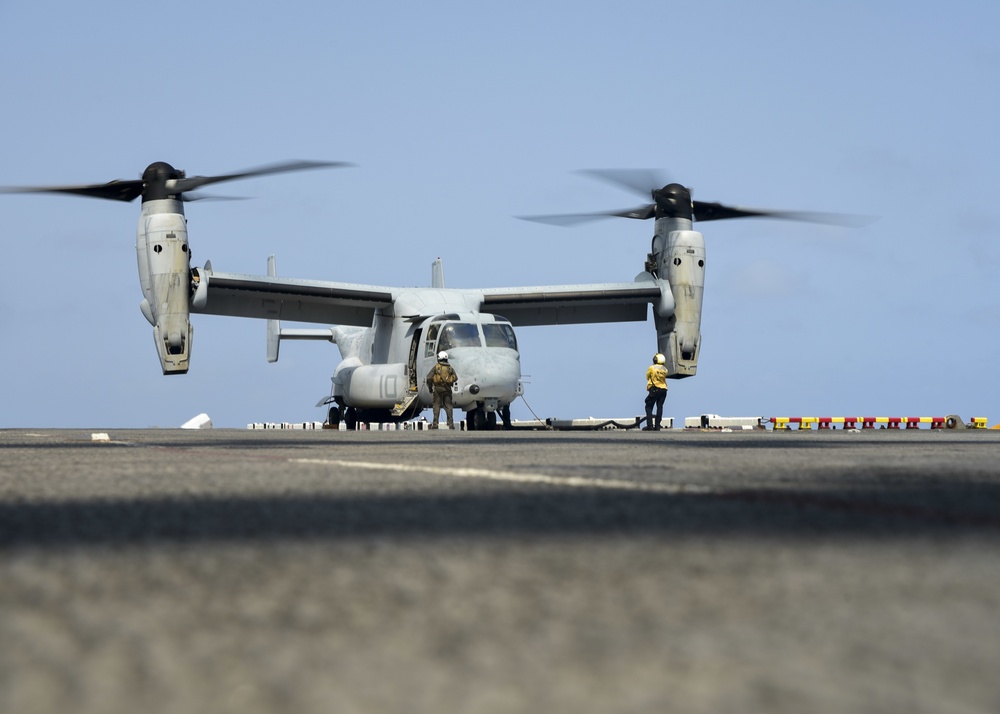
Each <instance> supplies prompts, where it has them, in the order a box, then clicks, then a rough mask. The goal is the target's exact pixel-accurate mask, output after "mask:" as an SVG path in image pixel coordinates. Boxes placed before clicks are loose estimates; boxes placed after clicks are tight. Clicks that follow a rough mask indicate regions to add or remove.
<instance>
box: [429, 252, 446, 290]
mask: <svg viewBox="0 0 1000 714" xmlns="http://www.w3.org/2000/svg"><path fill="white" fill-rule="evenodd" d="M431 287H432V288H443V287H444V263H442V262H441V258H438V259H437V260H435V261H434V262H433V263H431Z"/></svg>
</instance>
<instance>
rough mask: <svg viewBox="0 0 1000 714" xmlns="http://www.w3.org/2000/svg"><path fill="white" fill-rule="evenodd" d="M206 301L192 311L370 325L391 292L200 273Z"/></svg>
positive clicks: (387, 304) (372, 287) (368, 287)
mask: <svg viewBox="0 0 1000 714" xmlns="http://www.w3.org/2000/svg"><path fill="white" fill-rule="evenodd" d="M201 279H202V280H205V281H207V283H208V287H207V290H206V293H205V295H206V299H205V300H204V301H203V304H201V305H199V304H198V301H196V302H195V304H194V305H192V309H191V311H192V312H198V313H202V314H206V315H228V316H232V317H252V318H260V319H264V320H290V321H292V322H315V323H320V324H324V325H358V326H361V327H370V326H371V324H372V319H373V317H374V315H375V311H376V310H379V309H386V308H390V307H392V289H391V288H386V287H381V286H375V285H358V284H354V283H335V282H327V281H320V280H300V279H295V278H278V277H275V276H265V275H241V274H237V273H217V272H213V271H211V269H208V270H206V271H203V274H202V278H201Z"/></svg>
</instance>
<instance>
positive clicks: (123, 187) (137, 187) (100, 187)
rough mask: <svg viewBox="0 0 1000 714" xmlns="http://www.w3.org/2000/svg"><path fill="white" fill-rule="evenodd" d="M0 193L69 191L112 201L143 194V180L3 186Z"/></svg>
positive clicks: (130, 198)
mask: <svg viewBox="0 0 1000 714" xmlns="http://www.w3.org/2000/svg"><path fill="white" fill-rule="evenodd" d="M0 193H68V194H72V195H76V196H88V197H90V198H105V199H108V200H111V201H125V202H128V201H134V200H135V199H137V198H138V197H139V196H141V195H142V181H141V180H138V179H135V180H116V181H109V182H108V183H100V184H84V185H81V186H3V187H0Z"/></svg>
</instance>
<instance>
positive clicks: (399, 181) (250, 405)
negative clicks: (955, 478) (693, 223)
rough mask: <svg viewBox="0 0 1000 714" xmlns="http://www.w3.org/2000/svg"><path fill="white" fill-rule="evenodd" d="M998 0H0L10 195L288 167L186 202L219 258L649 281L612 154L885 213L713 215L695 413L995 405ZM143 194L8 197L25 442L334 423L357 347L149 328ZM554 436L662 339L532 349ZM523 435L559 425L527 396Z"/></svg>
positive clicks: (624, 397) (622, 395)
mask: <svg viewBox="0 0 1000 714" xmlns="http://www.w3.org/2000/svg"><path fill="white" fill-rule="evenodd" d="M997 27H1000V5H998V4H997V3H996V2H992V1H988V0H981V1H970V0H966V1H962V0H959V1H958V2H953V3H947V4H943V3H931V2H902V1H896V2H868V1H866V2H854V1H850V2H842V3H801V2H791V1H789V2H755V3H745V2H737V1H731V2H683V3H681V2H668V1H665V0H650V1H632V0H621V1H619V2H615V3H606V2H579V1H574V2H565V1H562V0H557V1H554V2H542V3H540V2H519V1H513V2H506V3H501V4H496V3H494V4H492V5H490V6H489V7H488V8H480V7H478V6H477V5H476V4H475V3H467V2H434V1H433V0H432V1H429V2H424V3H410V2H383V3H360V2H358V3H331V2H319V1H311V0H308V1H307V0H289V1H287V2H283V3H246V2H232V1H229V0H221V1H213V2H198V3H194V2H186V1H183V0H182V1H181V2H174V3H168V4H163V3H135V2H121V1H119V2H104V3H99V4H96V5H94V4H81V3H76V2H66V1H65V0H62V1H59V0H57V2H55V3H37V2H22V1H20V0H17V1H15V0H0V57H2V60H3V62H2V64H3V66H4V67H5V68H6V70H5V71H4V72H3V73H2V75H0V97H2V106H3V118H4V121H3V127H4V131H3V136H2V139H0V185H19V184H28V185H35V184H49V183H89V182H104V181H109V180H111V179H116V178H127V179H130V178H136V177H138V175H139V174H140V173H141V172H142V170H143V169H144V168H145V166H146V165H147V164H149V163H150V162H152V161H157V160H163V161H168V162H170V163H172V164H173V165H175V166H176V167H178V168H181V169H184V170H186V171H188V173H189V174H191V175H194V174H216V173H225V172H229V171H232V170H236V169H242V168H246V167H252V166H258V165H261V164H266V163H270V162H274V161H282V160H286V159H321V160H339V161H350V162H354V163H356V164H358V167H357V168H353V169H348V170H334V171H324V172H310V173H303V174H290V175H285V176H272V177H265V178H260V179H254V180H251V181H245V182H239V183H232V184H227V185H225V186H224V187H220V190H217V191H215V192H216V193H222V194H227V195H237V196H249V197H253V200H248V201H240V202H216V203H200V204H191V205H189V207H188V218H189V230H190V236H191V245H192V249H193V255H194V259H195V263H196V264H198V265H201V264H203V263H204V261H205V260H206V259H211V260H212V263H213V265H214V266H215V268H216V269H217V270H221V271H227V272H250V273H264V272H265V270H266V259H267V256H268V254H270V253H275V254H276V255H277V261H278V271H279V273H280V274H281V275H285V276H290V277H301V278H316V279H328V280H340V281H350V282H357V283H371V284H378V285H427V284H429V281H430V273H431V269H430V265H431V262H432V261H433V260H434V259H435V258H436V257H437V256H441V257H442V258H443V259H444V262H445V274H446V279H447V283H448V285H449V286H451V287H477V286H478V287H499V286H506V285H538V284H559V283H579V282H601V281H618V280H631V279H632V278H633V276H634V275H635V274H636V273H637V272H639V271H640V270H641V268H642V262H643V259H644V257H645V253H646V251H647V250H648V245H649V237H650V235H651V231H652V224H651V223H650V222H639V221H626V220H619V221H614V220H610V221H604V222H599V223H595V224H592V225H589V226H586V227H582V228H574V229H566V228H555V227H551V226H545V225H538V224H531V223H526V222H523V221H518V220H516V219H515V218H513V217H512V216H515V215H521V214H537V213H567V212H576V211H580V212H583V211H597V210H602V209H612V208H627V207H631V206H633V205H635V204H636V203H637V201H636V200H635V199H634V198H633V196H631V195H630V194H627V193H625V192H623V191H619V190H618V189H616V188H614V187H612V186H609V185H606V184H602V183H597V182H593V181H590V180H588V179H586V178H585V177H581V176H579V175H575V174H573V173H572V171H573V170H576V169H582V168H610V167H615V168H633V167H643V168H645V167H654V168H661V169H663V170H665V171H666V172H668V173H669V175H670V176H671V177H672V178H673V179H675V180H678V181H681V182H683V183H685V184H686V185H688V186H691V187H692V188H693V189H694V194H695V197H696V198H699V199H702V200H710V201H713V200H714V201H722V202H725V203H730V204H735V205H741V206H753V207H765V208H776V209H789V210H817V211H844V212H849V213H856V214H867V215H876V216H879V217H880V220H879V221H878V222H876V223H874V224H872V225H869V226H867V227H864V228H860V229H843V228H830V227H822V226H811V225H806V224H791V223H782V222H779V221H765V220H744V221H719V222H712V223H703V224H698V227H699V228H700V229H701V230H702V232H703V233H704V234H705V237H706V241H707V244H708V258H707V276H706V282H707V285H706V291H705V306H704V316H703V322H702V334H703V346H702V354H701V361H700V365H699V372H698V375H697V376H696V377H694V378H692V379H687V380H682V381H678V382H674V383H672V386H671V390H670V396H669V397H668V401H667V412H668V413H669V414H671V415H673V416H675V417H677V418H683V417H684V416H690V415H696V414H700V413H705V412H708V413H717V414H724V415H732V416H747V415H763V416H776V415H790V416H796V415H813V416H817V415H833V416H836V415H844V414H848V415H851V414H859V413H864V414H869V415H870V414H876V415H888V416H898V415H903V416H938V415H944V414H948V413H958V414H960V415H962V416H963V417H965V418H966V419H968V418H969V417H971V416H986V417H989V418H990V421H991V423H994V421H995V420H998V419H1000V400H998V396H1000V391H998V386H997V385H998V380H997V377H996V365H997V364H998V362H1000V360H998V356H1000V355H998V352H1000V348H998V337H997V335H998V331H1000V330H998V328H1000V294H998V293H1000V291H998V288H997V287H996V285H997V282H996V280H995V276H996V273H997V269H998V266H1000V243H998V238H1000V236H998V233H1000V201H998V200H997V197H996V192H997V189H998V186H1000V181H998V173H1000V172H998V168H997V165H998V159H1000V151H998V148H1000V140H998V126H1000V117H998V102H1000V98H998V97H1000V93H998V92H997V82H998V79H997V78H998V76H1000V43H998V42H997V34H996V33H997ZM138 208H139V205H138V202H136V203H135V204H122V203H115V202H110V201H97V200H92V199H84V198H76V197H58V196H22V195H7V196H0V215H2V217H3V221H2V227H0V235H2V248H3V255H4V260H3V266H4V270H3V274H4V276H3V280H2V281H0V334H2V337H0V339H2V345H3V350H2V365H3V369H2V370H0V395H2V396H0V404H2V405H3V409H2V410H0V427H22V426H24V427H109V428H111V427H146V426H153V425H158V426H177V425H179V424H181V423H182V422H184V421H186V420H187V419H188V418H190V417H192V416H194V415H196V414H198V413H200V412H206V413H208V414H209V416H210V417H211V418H212V419H213V421H214V422H215V424H216V426H223V427H226V426H229V427H243V426H245V425H246V424H247V423H248V422H252V421H265V420H267V421H282V420H286V421H305V420H313V419H317V420H318V419H322V418H323V415H324V414H323V410H321V409H317V408H314V406H313V405H314V404H315V403H316V401H317V400H318V399H319V398H321V397H323V396H324V395H326V394H328V393H329V387H330V382H329V377H330V374H331V372H332V369H333V367H334V365H335V363H336V362H337V360H339V352H338V351H337V349H336V347H334V346H332V345H327V344H323V343H301V342H293V343H286V344H285V345H283V346H282V357H281V361H280V362H278V363H277V364H273V365H272V364H268V363H267V362H266V361H265V340H264V324H263V323H262V322H259V321H254V320H242V319H236V318H221V317H211V316H196V317H195V319H194V322H195V341H194V349H193V354H192V368H191V372H190V373H189V374H188V375H186V376H183V377H164V376H162V375H161V373H160V367H159V363H158V360H157V358H156V354H155V348H154V345H153V341H152V337H151V329H150V327H149V324H148V323H147V322H146V321H145V319H144V318H143V317H142V315H141V314H140V312H139V309H138V304H139V301H140V300H141V297H142V296H141V292H140V289H139V285H138V278H137V275H136V265H135V263H136V260H135V248H134V240H135V226H136V222H137V218H138ZM519 338H520V346H521V351H522V367H523V371H524V373H525V374H526V375H527V382H528V384H527V392H526V395H525V396H526V399H527V404H528V405H530V407H531V409H533V410H534V412H535V413H537V414H538V416H540V417H560V418H569V417H579V416H591V415H592V416H628V415H634V414H638V413H640V412H641V410H642V398H643V396H644V381H643V373H644V371H645V369H646V366H647V364H648V362H649V359H650V356H651V355H652V353H653V352H654V351H655V335H654V331H653V326H652V321H650V322H647V323H645V324H640V323H627V324H619V325H604V326H576V327H536V328H523V329H521V330H520V331H519ZM513 412H514V416H515V418H529V417H530V412H529V410H528V408H527V406H526V404H525V403H524V402H521V401H518V402H516V403H515V405H514V409H513Z"/></svg>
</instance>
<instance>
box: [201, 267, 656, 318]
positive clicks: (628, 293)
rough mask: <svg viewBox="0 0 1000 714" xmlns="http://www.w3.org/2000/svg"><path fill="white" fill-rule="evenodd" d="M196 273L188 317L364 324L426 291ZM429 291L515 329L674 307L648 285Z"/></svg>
mask: <svg viewBox="0 0 1000 714" xmlns="http://www.w3.org/2000/svg"><path fill="white" fill-rule="evenodd" d="M200 274H201V280H202V281H204V282H206V283H207V286H202V287H201V288H200V289H199V291H198V292H199V293H200V294H201V295H203V296H204V297H203V299H200V300H199V299H197V298H196V299H195V301H194V304H193V305H192V309H191V311H192V312H195V313H202V314H207V315H227V316H232V317H249V318H258V319H263V320H288V321H291V322H311V323H319V324H324V325H357V326H360V327H370V326H371V324H372V320H373V318H374V316H375V313H376V312H377V311H383V314H392V308H393V304H394V301H395V299H396V298H397V297H398V296H399V294H401V293H404V292H405V293H412V292H420V291H421V290H431V289H422V288H407V289H393V288H389V287H383V286H376V285H360V284H356V283H337V282H329V281H320V280H303V279H297V278H279V277H276V276H273V275H268V276H265V275H243V274H238V273H218V272H213V271H212V270H211V268H210V267H208V266H206V269H205V270H202V271H200ZM434 291H435V292H438V293H450V292H454V293H462V294H463V295H465V296H466V298H468V299H471V300H473V301H476V299H477V298H479V300H478V302H479V309H480V311H482V312H489V313H495V314H498V315H502V316H503V317H505V318H507V319H508V320H510V321H511V323H512V324H514V325H515V326H518V325H520V326H531V325H570V324H580V323H594V322H641V321H644V320H646V319H647V316H648V314H649V310H648V308H647V305H649V304H650V303H652V304H653V305H654V308H655V309H659V310H662V309H663V308H667V309H669V310H670V311H672V308H673V300H672V297H671V293H670V288H669V286H667V285H666V283H663V282H662V281H654V280H639V281H636V282H633V283H594V284H581V285H542V286H532V287H513V288H492V289H487V290H463V289H440V288H439V289H434ZM449 302H450V301H449ZM473 304H474V303H473Z"/></svg>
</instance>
